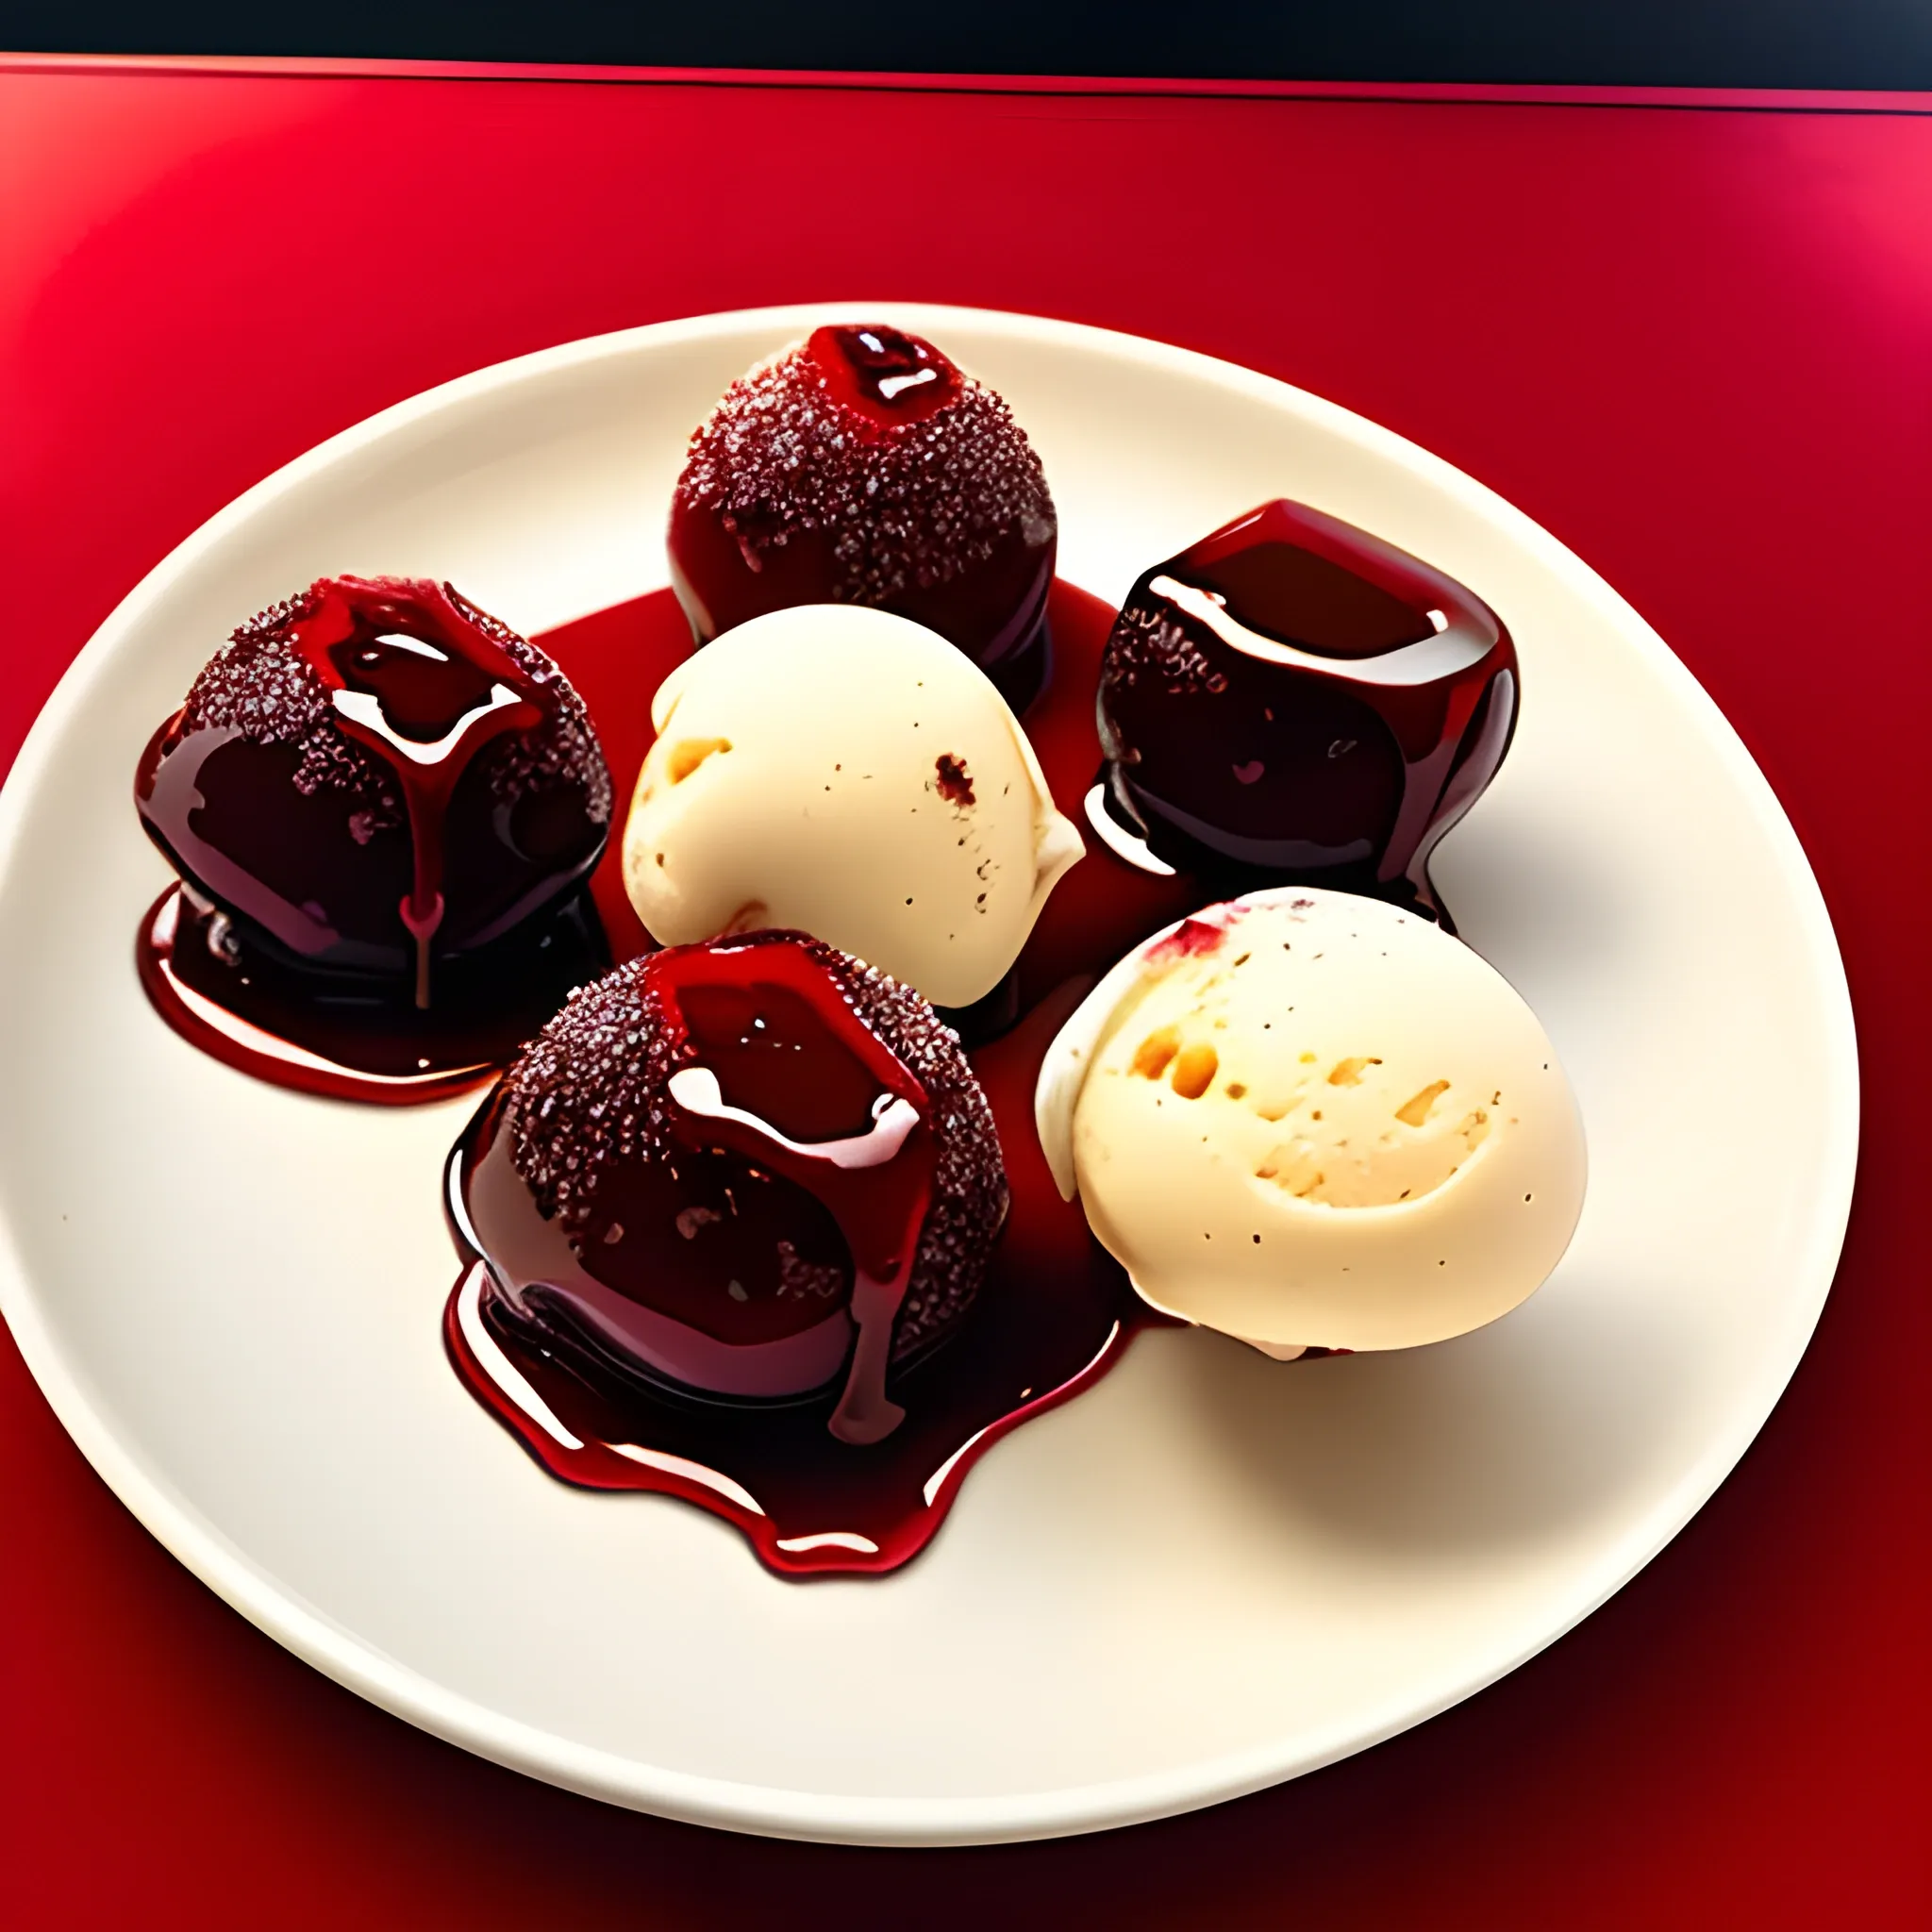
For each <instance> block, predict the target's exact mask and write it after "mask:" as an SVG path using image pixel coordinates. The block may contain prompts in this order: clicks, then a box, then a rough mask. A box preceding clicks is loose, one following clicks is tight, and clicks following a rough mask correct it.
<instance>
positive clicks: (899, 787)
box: [624, 604, 1082, 1008]
mask: <svg viewBox="0 0 1932 1932" xmlns="http://www.w3.org/2000/svg"><path fill="white" fill-rule="evenodd" d="M651 722H652V724H654V725H655V726H656V727H657V732H658V737H657V741H656V742H655V743H654V744H653V745H652V747H651V750H650V754H649V756H648V757H647V758H645V760H644V765H643V769H642V771H641V774H639V777H638V787H637V794H636V797H635V799H634V800H633V802H632V805H631V810H630V818H629V821H628V823H627V824H626V825H625V834H624V874H625V888H626V890H627V891H628V892H629V894H630V899H631V903H632V904H633V905H634V906H635V907H636V908H637V909H638V916H639V917H640V918H641V920H642V921H643V923H644V924H645V926H646V927H647V928H648V929H649V931H650V933H651V935H652V937H653V938H655V939H657V940H658V941H660V942H661V943H663V944H666V945H678V944H683V943H686V942H689V941H694V940H701V939H708V938H710V937H711V936H712V935H714V934H717V933H720V932H724V931H727V930H731V929H734V928H740V929H741V928H745V927H750V926H760V925H778V926H795V927H797V928H799V929H800V930H802V931H806V932H811V933H816V934H817V935H818V936H819V937H820V938H822V939H824V940H825V941H829V942H830V943H831V944H833V945H835V946H840V947H842V948H844V949H845V950H846V951H847V952H851V953H856V954H858V957H859V958H863V959H867V960H870V961H871V962H872V963H873V964H874V965H875V966H877V967H879V968H880V969H881V970H882V971H884V972H887V973H890V974H892V975H893V976H894V977H895V978H898V979H902V980H904V981H905V982H906V983H907V984H908V986H912V987H916V988H917V989H918V990H919V991H920V992H921V993H923V994H924V996H925V997H926V998H927V999H929V1000H931V1001H933V1002H934V1003H935V1004H936V1005H938V1006H941V1007H948V1008H959V1007H966V1006H971V1005H972V1004H973V1003H974V1002H975V1001H977V1000H979V999H981V998H982V997H984V996H985V995H986V994H987V993H989V992H990V991H991V990H992V989H993V988H994V987H995V986H996V985H998V983H999V982H1000V980H1001V979H1002V978H1003V977H1004V975H1005V974H1006V973H1007V970H1008V967H1010V966H1011V965H1012V963H1013V960H1014V958H1016V957H1017V955H1018V954H1019V951H1020V948H1021V946H1022V945H1023V944H1024V942H1025V939H1026V935H1027V934H1028V933H1029V932H1030V931H1031V930H1032V928H1033V922H1034V920H1035V918H1036V917H1037V916H1038V915H1039V912H1040V908H1041V906H1042V905H1043V904H1044V903H1045V901H1046V897H1047V894H1048V893H1049V892H1050V891H1052V890H1053V888H1054V885H1055V883H1056V882H1057V881H1058V879H1059V878H1060V876H1061V875H1062V874H1064V873H1065V872H1066V871H1067V869H1068V868H1069V867H1070V866H1071V865H1073V863H1074V861H1075V860H1076V859H1077V858H1079V857H1080V856H1081V852H1082V846H1081V841H1080V834H1079V832H1078V830H1077V829H1076V828H1075V827H1074V825H1073V824H1071V823H1070V822H1069V821H1068V820H1067V819H1065V818H1063V817H1062V816H1061V815H1060V814H1059V812H1058V811H1057V810H1056V809H1055V808H1054V804H1053V799H1052V797H1051V795H1050V794H1049V792H1048V791H1047V788H1046V781H1045V779H1044V778H1043V777H1042V776H1041V771H1040V764H1039V761H1038V759H1037V758H1035V757H1034V755H1033V748H1032V746H1031V745H1030V744H1029V743H1028V742H1027V740H1026V734H1025V732H1024V730H1022V729H1021V727H1020V724H1019V723H1018V721H1017V720H1016V719H1015V718H1014V716H1013V714H1012V712H1011V710H1010V709H1008V706H1007V704H1006V702H1005V700H1004V699H1003V698H1002V697H1001V696H1000V694H999V692H998V691H995V690H994V689H993V687H992V685H991V682H990V681H989V680H988V678H987V677H986V676H985V675H983V674H982V673H981V672H979V671H976V670H975V669H974V667H973V665H972V664H971V663H969V662H968V661H967V659H966V658H963V657H962V656H961V655H960V654H959V653H958V651H956V650H955V649H953V647H952V646H951V645H950V644H948V643H947V642H946V641H944V640H943V639H942V638H940V637H938V636H936V635H935V634H934V633H933V632H931V631H929V630H925V629H924V628H923V627H922V626H920V625H916V624H913V623H911V622H909V621H908V620H907V619H905V618H902V617H893V616H890V615H888V614H887V613H886V612H885V611H882V610H870V609H866V608H852V607H849V606H844V605H836V604H820V605H808V606H801V607H799V608H795V609H791V610H781V611H774V612H773V613H772V614H771V615H770V616H768V617H760V618H757V619H754V620H753V621H752V622H751V623H749V624H746V625H742V626H741V627H740V628H739V629H737V630H733V631H729V632H727V633H726V634H725V635H724V637H722V638H720V639H719V640H718V641H717V642H716V643H713V644H709V645H707V646H706V648H705V649H704V650H702V651H699V652H697V653H696V654H695V655H694V656H693V657H691V658H687V659H686V660H685V662H684V663H682V664H681V665H679V666H678V668H677V669H676V670H675V671H674V672H673V673H672V674H671V675H670V676H669V677H668V678H666V679H665V681H664V683H663V684H662V685H661V686H660V687H659V688H658V694H657V697H656V698H655V700H654V701H653V703H652V706H651Z"/></svg>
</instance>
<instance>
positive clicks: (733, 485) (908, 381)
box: [670, 324, 1058, 706]
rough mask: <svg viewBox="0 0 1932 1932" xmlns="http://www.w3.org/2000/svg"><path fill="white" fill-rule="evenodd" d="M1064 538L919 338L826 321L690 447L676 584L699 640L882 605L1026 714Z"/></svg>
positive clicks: (674, 549) (1019, 450) (990, 420)
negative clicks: (795, 611) (787, 614)
mask: <svg viewBox="0 0 1932 1932" xmlns="http://www.w3.org/2000/svg"><path fill="white" fill-rule="evenodd" d="M1057 540H1058V523H1057V522H1056V520H1055V516H1054V508H1053V498H1052V497H1051V495H1049V494H1048V491H1047V487H1046V478H1045V475H1043V473H1042V472H1041V467H1040V458H1038V457H1037V456H1035V455H1034V453H1033V449H1032V446H1031V445H1030V444H1029V443H1028V442H1027V441H1026V436H1025V432H1024V430H1022V429H1021V427H1020V425H1018V424H1017V423H1016V422H1014V420H1013V415H1012V411H1011V410H1010V409H1008V407H1007V405H1006V404H1005V403H1004V402H1003V401H1002V400H1001V399H1000V398H999V397H998V396H997V395H995V394H994V393H993V391H991V390H990V389H988V388H987V387H986V386H985V385H984V384H983V383H980V382H976V381H974V378H973V377H972V376H970V375H965V374H963V373H962V372H961V371H960V370H959V369H958V368H957V367H956V366H955V365H954V364H953V363H952V362H950V361H949V360H948V359H947V358H945V357H944V356H943V355H941V353H940V351H939V350H938V349H936V348H934V347H933V345H932V344H931V343H930V342H927V341H921V340H920V338H919V337H917V336H911V335H907V334H906V333H905V332H904V331H902V330H899V329H895V328H891V327H889V326H887V325H884V324H867V325H841V326H830V327H825V328H819V329H814V330H813V331H812V334H811V335H810V337H809V338H808V340H807V341H803V342H801V343H798V344H797V345H796V346H794V347H792V348H790V349H787V350H785V351H784V352H783V353H781V354H779V355H777V356H774V357H773V358H771V359H770V360H769V361H766V362H762V363H760V364H759V365H758V367H757V368H756V369H754V370H752V371H751V372H750V373H749V374H748V375H744V376H741V378H740V379H739V380H738V381H737V382H735V383H733V384H732V385H731V388H730V389H729V390H728V391H726V392H725V395H724V400H723V401H722V402H720V403H719V405H718V407H717V408H716V409H714V410H713V411H712V413H711V415H710V417H709V419H708V421H707V422H706V423H705V424H704V425H703V426H702V427H701V428H700V429H699V430H698V431H697V433H696V434H695V435H694V436H693V437H692V439H691V454H690V456H689V457H688V458H687V459H686V462H685V466H684V473H683V475H681V476H679V478H678V481H677V489H676V492H675V495H674V497H673V499H672V507H671V532H670V550H671V573H672V582H673V583H674V585H675V587H676V590H677V594H678V596H679V598H680V599H681V600H682V602H683V604H684V608H685V611H686V613H687V614H688V615H689V617H690V618H691V626H692V628H693V630H694V631H695V632H696V634H697V636H698V639H699V641H701V642H702V641H707V640H708V639H711V638H714V637H716V636H718V635H719V633H720V632H723V631H727V630H729V629H731V628H732V626H733V625H740V624H743V623H745V622H746V621H747V620H748V619H750V618H754V617H758V616H759V615H761V614H762V613H764V612H766V611H770V610H780V609H784V608H787V607H789V606H791V605H794V604H864V605H870V606H872V607H873V608H876V609H880V610H890V611H893V612H895V613H896V614H897V615H899V616H901V617H908V618H911V619H913V620H914V621H915V622H917V623H920V624H923V625H927V626H928V627H929V628H931V629H933V630H936V631H938V632H939V634H940V635H941V637H943V638H946V639H949V640H950V641H952V642H953V643H955V644H957V645H958V647H959V648H960V649H961V650H962V651H964V652H965V653H966V655H967V656H968V657H969V658H972V659H973V661H974V663H976V664H978V665H979V666H980V667H981V668H982V669H983V670H985V671H986V672H987V673H988V674H989V675H991V677H992V678H993V679H994V680H995V682H997V683H998V684H999V685H1000V687H1001V689H1002V690H1003V691H1006V692H1007V695H1008V697H1009V698H1010V699H1011V700H1012V701H1013V703H1014V704H1015V705H1017V706H1024V704H1025V703H1026V701H1027V700H1028V699H1029V698H1030V697H1031V696H1032V695H1033V692H1034V691H1036V690H1037V689H1038V687H1039V683H1040V680H1041V675H1043V671H1044V638H1045V624H1046V598H1047V591H1049V589H1050V588H1051V587H1052V583H1053V566H1054V554H1055V549H1056V545H1057Z"/></svg>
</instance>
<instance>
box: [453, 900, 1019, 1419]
mask: <svg viewBox="0 0 1932 1932" xmlns="http://www.w3.org/2000/svg"><path fill="white" fill-rule="evenodd" d="M461 1193H462V1204H463V1212H464V1214H465V1216H466V1217H467V1219H468V1221H469V1223H470V1226H469V1227H468V1229H466V1230H465V1232H466V1233H467V1234H468V1236H469V1238H470V1239H471V1240H472V1241H474V1243H475V1246H476V1247H477V1248H478V1250H479V1251H480V1252H481V1253H482V1254H483V1255H484V1257H486V1258H487V1259H488V1260H489V1262H490V1264H491V1272H492V1275H493V1279H494V1282H495V1287H496V1292H497V1295H498V1296H499V1298H500V1307H501V1310H502V1312H503V1314H504V1315H505V1317H506V1319H508V1320H509V1321H511V1322H513V1323H521V1324H525V1325H527V1327H528V1328H530V1329H531V1330H533V1331H534V1333H535V1335H536V1337H537V1339H538V1340H539V1341H540V1342H541V1344H542V1345H544V1346H546V1347H551V1348H553V1349H555V1350H558V1351H561V1352H563V1353H565V1354H566V1355H568V1356H570V1357H571V1358H573V1359H575V1360H576V1361H578V1362H579V1363H580V1364H586V1363H587V1364H588V1365H589V1367H590V1369H591V1373H592V1374H597V1373H600V1372H601V1373H607V1374H616V1375H618V1376H620V1377H622V1376H632V1377H640V1378H642V1379H643V1380H645V1381H647V1382H651V1383H656V1384H659V1385H661V1384H667V1383H668V1384H671V1385H674V1386H676V1387H681V1388H683V1389H685V1390H688V1391H700V1392H702V1393H704V1394H706V1395H708V1396H710V1397H713V1398H717V1399H724V1400H736V1401H760V1400H762V1401H773V1400H781V1399H785V1398H802V1397H806V1396H808V1395H811V1394H813V1393H815V1392H817V1391H826V1392H830V1391H833V1390H837V1391H839V1402H838V1406H837V1408H836V1411H835V1412H834V1414H833V1415H832V1417H831V1419H830V1423H829V1426H830V1427H831V1429H832V1431H833V1433H834V1434H836V1435H839V1436H841V1437H842V1438H843V1439H844V1440H846V1441H853V1442H858V1443H862V1442H868V1441H877V1440H878V1439H879V1438H880V1437H882V1436H884V1435H886V1434H889V1433H890V1432H891V1429H892V1428H893V1427H894V1426H895V1425H896V1424H897V1422H898V1421H899V1420H900V1419H901V1415H902V1411H901V1410H900V1409H899V1408H898V1407H896V1405H895V1404H894V1403H893V1402H892V1401H891V1398H890V1396H889V1395H888V1393H887V1391H886V1382H887V1377H888V1374H889V1373H890V1372H891V1369H892V1367H893V1366H894V1365H895V1364H897V1363H900V1362H903V1361H905V1360H907V1359H908V1357H912V1356H915V1355H917V1354H918V1353H920V1352H921V1351H922V1350H924V1349H925V1348H927V1347H929V1346H930V1345H932V1344H933V1343H935V1342H937V1341H939V1340H940V1339H941V1337H943V1336H944V1335H946V1334H947V1333H948V1332H949V1331H950V1330H951V1329H952V1328H953V1327H954V1325H955V1324H958V1321H959V1320H960V1319H961V1317H962V1316H963V1315H964V1314H965V1312H966V1310H967V1309H968V1308H969V1307H970V1306H971V1305H972V1302H973V1299H974V1295H975V1293H976V1292H977V1291H978V1289H979V1285H980V1282H981V1280H982V1279H983V1277H984V1275H985V1273H986V1268H987V1262H988V1258H989V1257H990V1256H991V1252H992V1247H993V1243H994V1242H995V1241H996V1240H997V1239H998V1235H999V1231H1000V1227H1001V1225H1002V1224H1003V1222H1004V1220H1005V1218H1006V1212H1007V1199H1008V1196H1007V1181H1006V1173H1005V1169H1004V1167H1003V1166H1002V1164H1001V1159H1000V1148H999V1140H998V1136H997V1134H996V1132H995V1130H994V1127H993V1122H992V1114H991V1109H990V1108H988V1106H987V1103H986V1097H985V1095H984V1094H983V1093H982V1092H981V1091H980V1088H979V1084H978V1082H977V1081H976V1080H975V1079H974V1075H973V1073H972V1070H971V1068H970V1067H969V1066H968V1065H967V1062H966V1058H965V1056H964V1054H962V1053H961V1052H960V1050H959V1044H958V1039H957V1038H956V1036H955V1035H954V1034H953V1032H952V1031H951V1030H950V1029H949V1028H948V1027H946V1026H945V1025H943V1024H941V1022H940V1020H939V1019H938V1018H937V1017H936V1016H935V1014H934V1013H933V1010H932V1008H930V1007H929V1006H928V1005H927V1004H926V1003H925V1001H924V1000H923V999H921V998H920V997H919V995H918V994H917V993H915V992H913V991H911V990H910V989H909V988H908V987H905V986H901V985H900V984H898V983H897V982H896V981H894V980H892V979H891V978H889V977H887V976H886V975H885V974H882V973H880V972H878V971H876V970H875V969H874V968H871V967H868V966H866V965H863V964H861V963H860V962H859V961H858V960H857V959H854V958H850V957H849V956H848V955H846V954H843V953H841V952H837V951H835V950H834V949H833V948H832V947H830V946H827V945H824V944H822V943H821V942H820V941H817V940H813V939H808V938H807V937H805V936H804V935H802V934H797V933H785V932H756V933H749V934H745V935H742V936H741V937H738V938H734V939H731V940H725V941H716V942H713V943H711V944H708V945H696V946H684V947H678V948H675V949H672V950H670V951H666V952H660V953H653V954H650V955H647V956H646V957H644V958H640V959H635V960H632V961H631V962H630V963H629V964H627V965H625V966H620V967H619V968H617V970H616V971H615V972H613V973H611V974H608V975H607V976H606V977H605V978H603V979H602V980H600V981H598V982H596V983H595V984H593V985H591V986H589V987H586V988H583V989H582V990H580V991H578V992H576V993H575V994H574V995H573V996H572V998H571V1000H570V1001H569V1003H568V1004H567V1005H566V1006H565V1007H564V1008H563V1009H562V1011H561V1012H559V1013H558V1015H557V1017H556V1018H555V1019H554V1020H552V1021H551V1023H550V1024H549V1025H548V1026H546V1027H545V1028H544V1030H543V1032H542V1033H541V1035H540V1036H539V1038H538V1039H537V1040H536V1041H534V1042H533V1043H532V1044H531V1045H530V1047H529V1048H528V1049H527V1050H526V1051H525V1054H524V1055H523V1057H522V1058H521V1059H519V1060H518V1061H517V1062H516V1064H515V1065H513V1066H512V1067H511V1068H510V1070H509V1072H508V1074H506V1075H505V1076H504V1079H503V1082H502V1085H501V1087H500V1088H499V1090H498V1092H497V1094H496V1097H495V1098H494V1100H493V1101H492V1102H491V1106H490V1108H489V1110H488V1112H487V1113H486V1115H485V1116H484V1118H483V1121H482V1124H481V1129H480V1132H479V1133H478V1134H477V1135H476V1137H475V1139H474V1141H472V1143H471V1145H470V1147H469V1150H468V1154H467V1157H466V1169H465V1173H464V1176H463V1180H462V1187H461Z"/></svg>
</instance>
